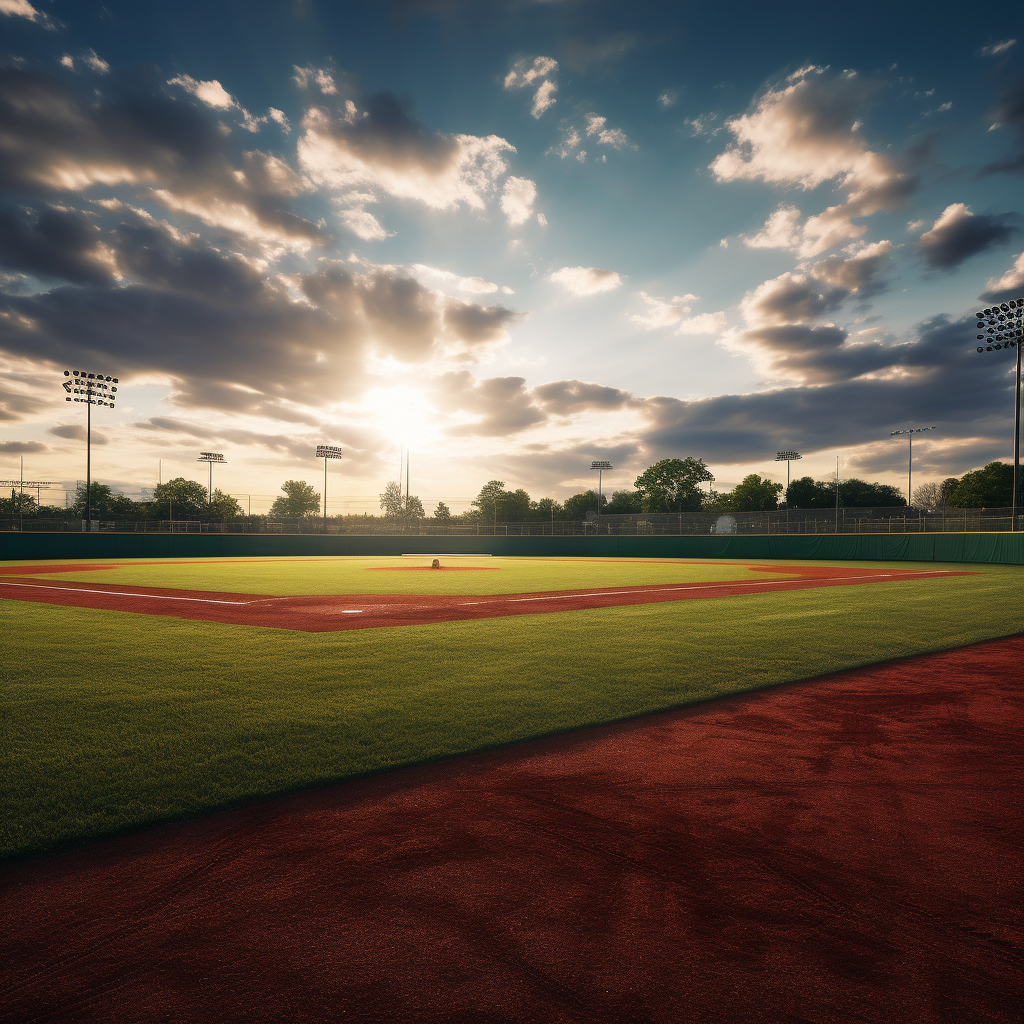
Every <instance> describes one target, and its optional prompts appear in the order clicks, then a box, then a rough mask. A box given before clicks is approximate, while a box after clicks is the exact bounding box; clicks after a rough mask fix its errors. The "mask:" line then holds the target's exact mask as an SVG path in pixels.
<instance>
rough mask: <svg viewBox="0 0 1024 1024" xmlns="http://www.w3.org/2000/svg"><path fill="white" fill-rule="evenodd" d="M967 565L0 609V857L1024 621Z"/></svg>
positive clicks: (995, 571)
mask: <svg viewBox="0 0 1024 1024" xmlns="http://www.w3.org/2000/svg"><path fill="white" fill-rule="evenodd" d="M815 564H823V563H815ZM841 564H843V565H847V566H848V565H850V564H851V563H841ZM873 564H874V565H875V566H876V567H877V565H878V563H873ZM898 567H899V568H909V567H910V566H908V565H907V564H906V563H900V564H899V566H898ZM608 568H609V569H610V568H611V566H610V565H609V566H608ZM716 568H717V567H716ZM920 568H929V569H937V568H968V567H965V566H941V565H938V564H933V563H929V564H928V565H927V566H920ZM969 568H971V569H972V570H974V569H977V572H978V575H974V576H961V577H947V578H941V579H939V578H924V579H921V580H914V581H910V582H899V583H879V584H864V585H858V586H847V587H835V588H822V589H814V590H803V591H791V592H776V593H771V594H756V595H755V594H752V595H746V596H742V597H731V598H723V599H701V600H691V601H685V602H678V603H664V604H645V605H634V606H630V607H623V608H599V609H589V610H585V611H575V612H561V613H551V614H543V615H530V616H515V617H509V618H500V619H484V620H475V621H463V622H450V623H438V624H431V625H421V626H405V627H400V628H382V629H367V630H350V631H345V632H338V633H303V632H295V631H288V630H278V629H269V628H260V627H249V626H229V625H223V624H218V623H209V622H199V621H191V620H185V619H171V618H162V617H157V616H149V615H136V614H130V613H124V612H109V611H98V610H92V609H83V608H71V607H58V606H50V605H44V604H33V603H28V602H18V601H3V602H0V615H2V618H3V624H4V630H3V637H4V639H3V646H4V649H3V652H2V653H3V659H2V665H3V669H2V671H3V683H4V702H5V716H4V730H5V736H4V743H3V752H4V760H5V764H4V778H5V787H6V790H7V800H6V804H7V815H6V818H7V823H8V825H7V830H6V833H5V835H4V837H3V841H2V849H0V852H2V855H3V856H12V855H13V856H19V855H28V854H38V853H41V852H45V851H49V850H54V849H58V848H60V847H62V846H66V845H68V844H72V843H75V842H79V841H82V840H86V839H91V838H96V837H100V836H104V835H111V834H115V833H117V832H120V831H124V830H127V829H132V828H136V827H139V826H140V825H144V824H149V823H154V822H158V821H167V820H173V819H176V818H182V817H188V816H194V815H197V814H201V813H203V812H206V811H210V810H212V809H215V808H221V807H228V806H232V805H237V804H241V803H245V802H248V801H252V800H257V799H262V798H265V797H267V796H271V795H274V794H280V793H285V792H290V791H296V790H301V789H304V788H308V787H311V786H320V785H326V784H329V783H333V782H337V781H340V780H343V779H346V778H352V777H354V776H358V775H362V774H366V773H370V772H376V771H381V770H386V769H391V768H395V767H399V766H401V765H408V764H413V763H416V762H422V761H426V760H430V759H434V758H441V757H446V756H450V755H453V754H458V753H461V752H466V751H471V750H480V749H486V748H488V747H494V746H497V745H501V744H506V743H511V742H514V741H518V740H524V739H528V738H531V737H535V736H539V735H543V734H546V733H552V732H557V731H561V730H567V729H574V728H579V727H582V726H587V725H592V724H596V723H600V722H608V721H613V720H615V719H621V718H625V717H629V716H632V715H639V714H643V713H646V712H650V711H655V710H659V709H663V708H668V707H674V706H679V705H684V704H689V703H692V702H696V701H701V700H706V699H708V698H712V697H715V696H719V695H723V694H727V693H735V692H738V691H742V690H749V689H756V688H759V687H765V686H771V685H774V684H778V683H783V682H787V681H791V680H797V679H804V678H808V677H812V676H816V675H820V674H823V673H828V672H833V671H837V670H840V669H844V668H852V667H856V666H859V665H866V664H870V663H872V662H877V661H881V660H885V659H889V658H894V657H901V656H904V655H909V654H918V653H925V652H928V651H935V650H942V649H946V648H951V647H957V646H961V645H964V644H968V643H972V642H974V641H978V640H984V639H990V638H994V637H999V636H1006V635H1009V634H1012V633H1015V632H1019V631H1021V630H1022V629H1024V622H1022V620H1021V612H1020V594H1021V591H1022V585H1024V569H1021V568H1019V567H1010V566H988V565H986V566H976V567H975V566H971V567H969ZM86 575H88V576H89V577H90V578H92V579H96V578H97V576H98V575H99V574H86ZM367 575H368V576H372V575H373V574H369V573H368V574H367ZM376 575H381V576H384V575H390V574H384V573H381V574H376ZM423 575H427V574H423ZM461 575H465V576H471V575H472V576H485V575H487V576H490V575H497V574H484V573H480V574H469V573H466V574H454V573H453V574H452V576H453V577H455V576H461ZM410 576H415V574H410ZM775 578H777V577H775ZM150 582H151V581H150ZM604 583H605V584H607V583H608V578H607V576H606V577H605V580H604ZM189 585H190V586H194V584H189ZM236 585H237V584H235V583H232V584H231V588H234V587H235V586H236Z"/></svg>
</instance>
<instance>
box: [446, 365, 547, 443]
mask: <svg viewBox="0 0 1024 1024" xmlns="http://www.w3.org/2000/svg"><path fill="white" fill-rule="evenodd" d="M430 395H431V397H432V399H433V401H434V403H435V404H436V405H437V406H438V407H439V408H443V409H445V410H446V411H449V412H465V413H469V414H470V415H475V416H476V417H477V418H476V419H475V420H473V421H472V422H465V423H458V424H455V425H453V426H450V427H448V428H447V430H446V431H445V432H446V433H447V434H449V435H451V436H454V437H467V436H476V437H507V436H509V435H510V434H515V433H518V432H519V431H522V430H525V429H526V428H527V427H531V426H533V425H535V424H537V423H540V422H543V421H544V420H545V419H547V416H546V414H545V413H544V412H542V411H541V410H540V409H538V408H537V406H536V405H535V404H534V402H533V398H532V396H531V395H530V393H529V392H528V391H527V389H526V381H525V379H524V378H522V377H490V378H487V379H485V380H479V381H478V380H474V378H473V375H472V374H471V373H470V372H469V371H468V370H461V371H458V372H454V373H446V374H442V375H441V376H440V377H438V378H437V379H436V381H435V384H434V387H433V388H432V389H431V391H430Z"/></svg>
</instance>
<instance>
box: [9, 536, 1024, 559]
mask: <svg viewBox="0 0 1024 1024" xmlns="http://www.w3.org/2000/svg"><path fill="white" fill-rule="evenodd" d="M417 552H423V553H427V552H430V553H432V554H445V553H449V554H472V553H475V552H480V553H487V554H492V555H506V556H520V557H534V558H536V557H544V556H547V557H549V558H550V557H573V556H575V557H598V558H600V557H619V558H739V559H744V560H749V561H756V560H758V559H782V560H787V559H789V560H794V561H799V560H801V559H821V560H830V561H831V560H839V561H884V562H905V561H906V562H984V563H993V564H1004V565H1024V533H904V534H898V533H887V534H848V533H845V534H843V533H841V534H814V535H801V536H793V535H788V536H787V535H781V536H779V535H770V534H766V535H750V534H743V535H725V536H717V535H713V536H703V537H701V536H696V537H695V536H675V537H674V536H665V535H660V536H624V535H618V536H615V535H613V536H590V537H579V536H577V537H558V536H555V537H515V536H513V537H500V536H498V537H493V536H492V537H486V536H484V537H474V536H468V537H467V536H462V537H450V536H430V535H420V536H408V535H397V536H396V535H375V536H366V535H359V534H221V535H218V534H167V533H164V534H145V533H0V560H38V559H65V558H218V557H219V558H233V557H249V558H251V557H260V556H263V557H280V556H290V557H296V556H311V555H363V556H373V555H403V554H414V553H417Z"/></svg>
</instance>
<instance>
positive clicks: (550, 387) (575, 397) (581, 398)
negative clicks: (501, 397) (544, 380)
mask: <svg viewBox="0 0 1024 1024" xmlns="http://www.w3.org/2000/svg"><path fill="white" fill-rule="evenodd" d="M533 395H534V397H535V398H536V399H537V401H538V402H539V403H540V405H542V406H543V407H544V409H545V410H546V411H548V412H551V413H554V414H556V415H558V416H571V415H573V414H574V413H578V412H582V411H583V410H585V409H606V410H611V409H622V408H624V407H625V406H627V405H630V404H631V403H633V402H634V401H635V400H634V399H633V396H632V395H631V394H630V393H629V392H628V391H620V390H619V389H618V388H609V387H605V386H604V385H602V384H590V383H588V382H586V381H582V380H557V381H554V382H552V383H551V384H541V385H539V386H538V387H535V388H534V389H533Z"/></svg>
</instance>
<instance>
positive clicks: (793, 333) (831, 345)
mask: <svg viewBox="0 0 1024 1024" xmlns="http://www.w3.org/2000/svg"><path fill="white" fill-rule="evenodd" d="M734 344H736V345H738V346H740V347H742V348H744V349H746V350H752V351H753V352H754V353H755V354H757V355H758V356H760V357H761V358H762V359H764V360H765V361H766V362H767V363H768V366H769V369H770V371H771V372H772V373H773V374H774V375H776V376H779V377H788V378H791V379H792V378H798V379H801V380H803V381H804V382H805V383H808V384H827V383H835V382H838V381H843V380H853V379H854V378H855V377H860V376H862V375H863V374H866V373H875V372H877V371H878V370H883V369H886V368H888V367H891V366H893V365H894V364H895V363H897V362H898V361H899V358H900V354H901V350H900V348H899V347H893V346H890V345H883V344H881V343H880V342H878V341H864V342H851V341H850V339H849V336H848V334H847V332H846V331H845V330H844V329H843V328H841V327H834V326H831V325H828V326H816V327H815V326H809V325H806V324H779V325H778V326H771V327H758V328H753V329H751V330H748V331H744V332H743V334H741V335H740V336H739V337H738V338H737V339H736V341H735V342H734Z"/></svg>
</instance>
